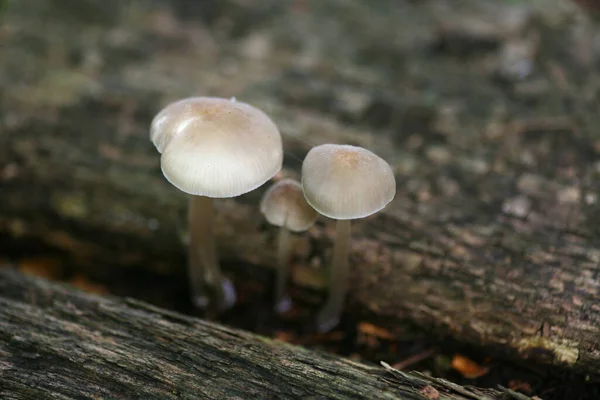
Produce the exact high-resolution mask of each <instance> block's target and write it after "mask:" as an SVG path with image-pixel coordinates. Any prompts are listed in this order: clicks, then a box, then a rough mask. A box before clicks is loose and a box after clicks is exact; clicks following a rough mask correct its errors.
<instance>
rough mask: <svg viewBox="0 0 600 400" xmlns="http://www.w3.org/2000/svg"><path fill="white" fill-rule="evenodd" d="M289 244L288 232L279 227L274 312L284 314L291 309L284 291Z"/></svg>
mask: <svg viewBox="0 0 600 400" xmlns="http://www.w3.org/2000/svg"><path fill="white" fill-rule="evenodd" d="M291 244H292V243H291V232H290V230H289V229H287V228H286V227H284V226H282V227H280V228H279V234H278V237H277V273H276V275H277V279H276V283H275V310H277V312H279V313H282V312H285V311H287V310H288V309H289V308H290V307H291V300H290V297H289V296H288V295H287V291H286V286H287V282H288V275H289V273H290V261H291V258H292V257H291V256H292V252H291V247H292V246H291Z"/></svg>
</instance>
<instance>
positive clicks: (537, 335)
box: [0, 1, 600, 374]
mask: <svg viewBox="0 0 600 400" xmlns="http://www.w3.org/2000/svg"><path fill="white" fill-rule="evenodd" d="M183 3H185V2H183ZM183 3H177V2H176V3H174V4H176V5H173V6H172V8H168V7H166V6H163V7H162V8H161V7H158V6H156V5H153V4H154V3H150V2H148V3H146V2H139V3H135V4H134V5H132V6H130V7H122V6H121V5H120V4H121V3H116V2H115V3H110V7H112V10H113V11H114V13H103V12H101V11H105V10H104V8H100V6H99V5H98V4H99V3H95V2H93V1H87V2H82V3H81V4H82V7H84V8H85V10H86V11H85V13H83V14H85V15H87V16H89V18H91V19H92V20H90V21H88V20H85V19H78V18H75V17H73V16H72V15H70V14H69V15H63V14H60V13H59V11H58V8H57V7H55V6H53V5H52V4H53V3H51V2H49V3H48V5H46V6H44V7H42V6H41V5H40V8H38V9H36V8H35V7H34V8H32V9H29V8H28V9H25V8H23V7H21V6H20V5H19V3H18V2H11V3H9V6H8V7H7V9H6V10H4V11H3V13H5V15H9V16H10V18H7V19H6V20H10V24H8V25H6V23H5V25H6V29H5V30H4V31H3V32H4V33H3V35H5V39H4V41H5V46H4V50H3V53H4V54H6V56H5V57H2V60H1V61H0V63H1V67H2V68H0V71H1V74H2V80H3V82H5V83H8V82H11V83H13V84H12V86H11V90H8V91H2V93H1V94H0V105H1V107H2V109H3V115H4V117H3V119H2V129H1V133H0V168H1V169H0V171H1V172H0V196H1V197H0V201H1V204H2V207H0V233H1V234H2V235H3V238H4V242H5V243H7V246H12V243H15V241H21V242H23V241H24V242H28V243H34V242H35V243H43V244H45V245H48V246H50V247H52V248H56V249H60V250H61V251H64V252H66V253H68V254H69V255H70V256H72V257H73V259H75V260H76V265H77V268H80V269H81V270H82V271H87V273H91V274H95V275H96V276H112V277H115V276H119V274H123V273H124V272H123V271H126V270H127V269H128V268H129V267H132V266H137V267H141V268H144V269H148V270H151V271H154V272H157V273H160V274H163V275H165V276H169V275H177V276H182V275H183V273H184V272H183V271H184V266H185V262H184V251H183V246H182V243H181V239H180V238H181V231H182V225H183V224H184V219H183V218H182V215H185V205H186V199H185V197H184V196H183V195H182V194H181V193H178V192H177V191H176V190H175V189H174V188H173V187H171V186H170V185H169V184H168V183H167V182H166V181H165V180H164V178H163V177H162V176H161V174H160V170H159V164H158V155H157V153H156V151H155V150H154V149H153V147H152V145H151V144H150V142H149V140H148V137H147V135H148V132H147V130H148V125H149V123H150V121H151V119H152V116H153V115H154V114H155V113H156V112H157V111H158V110H159V109H160V108H161V107H162V105H164V104H166V103H167V102H168V101H169V100H172V99H175V98H179V97H184V96H187V95H190V94H198V93H200V94H211V95H220V96H231V95H235V96H238V97H239V98H243V99H244V100H245V101H248V102H250V103H253V104H256V105H257V106H259V107H262V108H263V109H265V111H267V112H268V113H269V114H270V115H272V116H273V118H274V119H275V120H276V122H277V123H278V124H279V126H280V128H281V130H282V133H283V135H284V140H285V142H286V144H285V147H286V151H287V154H288V155H287V161H286V170H285V174H289V175H294V174H297V172H298V170H299V161H298V160H299V159H300V160H301V159H302V158H303V156H304V154H305V153H306V152H307V150H308V149H309V148H310V146H311V145H314V144H320V143H326V142H336V143H340V142H345V143H353V144H360V145H363V146H365V147H369V148H370V149H372V150H374V151H375V152H377V153H378V154H380V155H381V156H383V157H384V158H386V159H387V160H388V161H389V162H390V163H391V164H392V165H393V166H394V169H395V171H396V173H397V180H398V189H399V190H398V193H397V196H396V200H395V201H394V202H393V203H392V204H391V205H390V207H388V208H387V209H386V210H385V211H384V212H382V213H380V214H378V215H377V216H375V217H373V218H369V219H366V220H363V221H358V222H357V223H355V224H354V227H355V228H354V230H353V253H352V256H351V264H352V266H351V270H352V271H351V277H352V278H351V283H350V286H351V293H350V296H349V300H348V304H349V305H348V308H349V309H352V310H354V311H356V312H358V313H361V314H362V315H365V318H367V319H372V320H378V321H381V320H384V321H386V323H387V324H388V325H391V326H392V327H393V326H394V325H398V324H402V323H404V322H405V321H410V322H412V323H415V324H417V325H418V326H420V327H422V328H425V329H427V330H429V331H431V332H432V334H433V335H437V336H449V337H451V338H454V339H456V340H458V341H460V342H464V343H468V344H473V345H477V346H484V347H486V348H487V349H488V350H489V351H491V352H492V353H494V354H499V355H502V356H506V357H510V358H513V359H517V360H529V361H531V362H532V363H540V364H543V365H550V366H559V367H564V368H567V369H572V370H577V371H582V372H586V373H591V374H598V373H600V267H599V261H600V253H599V252H598V248H600V246H599V245H600V241H599V240H598V238H599V237H600V236H599V231H598V226H599V225H598V216H599V215H600V213H599V212H598V211H599V207H600V206H599V204H600V203H599V202H598V194H599V192H600V190H599V189H600V188H599V185H598V183H597V182H598V179H597V178H598V172H597V165H598V164H597V163H598V162H599V161H600V156H599V153H598V149H600V147H599V146H598V141H599V140H600V137H599V135H598V133H597V130H595V129H592V128H591V127H593V126H598V122H599V121H598V118H599V117H598V115H597V112H596V111H595V108H594V106H593V104H594V103H593V101H592V100H591V99H593V88H594V87H595V86H594V85H593V79H592V77H590V76H589V75H586V71H584V70H581V69H577V68H578V67H574V66H571V65H566V62H565V65H563V64H561V63H562V62H563V60H564V57H563V56H562V55H563V54H564V52H566V51H568V49H569V44H568V43H567V42H565V40H563V39H562V38H564V37H567V36H566V33H565V32H568V29H569V28H568V26H567V25H564V24H562V25H561V24H554V25H551V24H549V25H544V24H543V22H538V23H539V24H541V25H527V26H528V27H531V29H534V30H536V29H537V30H539V32H538V33H539V34H540V35H542V39H541V41H540V42H539V43H541V44H539V48H538V49H537V53H536V54H537V57H538V58H537V59H535V60H534V62H536V63H537V64H535V66H536V68H537V69H536V73H535V74H534V75H532V76H531V77H530V78H528V79H529V80H526V81H525V82H523V81H518V82H512V81H511V82H504V81H502V80H501V81H500V82H499V81H498V79H497V76H496V75H495V74H494V73H493V71H492V72H489V73H488V72H479V73H477V74H474V72H473V71H480V69H479V68H482V67H481V65H483V63H484V61H486V60H488V58H487V57H491V56H498V52H500V50H498V49H499V48H501V47H502V46H503V40H504V36H502V35H500V34H498V36H497V37H493V38H492V39H489V38H488V37H487V36H486V39H485V40H486V41H489V40H492V41H494V40H495V42H494V43H495V45H494V46H495V47H492V49H491V50H490V49H489V48H487V47H484V48H483V49H481V50H478V51H482V52H484V55H481V56H480V57H479V58H478V56H477V55H471V56H470V57H471V58H466V59H463V58H461V57H464V56H463V55H462V54H454V53H453V51H454V50H453V49H454V47H452V48H448V47H447V46H441V45H440V43H441V42H444V43H445V41H447V40H449V39H448V37H447V35H450V34H451V33H448V32H446V31H444V35H446V36H444V37H438V36H436V34H435V32H437V31H436V26H437V25H436V21H435V18H434V17H432V16H431V15H435V12H436V9H432V10H429V9H427V10H426V11H423V10H422V9H421V8H418V7H417V6H414V5H406V6H404V7H403V8H402V10H398V11H395V10H396V9H395V8H394V7H392V6H391V5H388V6H383V5H382V9H381V10H379V9H372V10H371V9H368V10H366V9H364V8H363V6H361V5H360V4H362V3H360V2H357V3H356V4H355V5H354V6H352V7H351V8H350V9H349V11H348V13H349V14H348V15H351V16H352V18H355V20H353V21H362V22H361V23H363V24H365V25H364V26H368V27H369V28H370V30H368V32H369V33H368V34H364V35H362V34H361V35H359V34H358V33H357V32H356V30H355V29H354V28H353V26H354V25H352V24H349V25H345V22H340V24H341V25H340V26H339V30H340V32H344V34H345V35H346V36H344V37H345V38H346V40H345V41H343V42H340V41H339V37H338V36H337V35H338V34H339V32H337V31H335V29H334V30H333V31H329V30H325V29H326V27H325V25H327V24H324V23H322V22H323V18H326V16H327V15H331V13H334V12H338V11H339V7H341V6H339V5H337V3H336V2H333V3H331V4H330V5H327V6H323V7H324V9H323V10H321V9H319V10H320V12H319V13H314V14H312V13H307V12H305V11H303V10H304V9H303V8H302V7H309V8H310V7H321V6H319V5H318V4H317V2H297V3H295V2H294V5H293V6H292V5H290V4H287V3H286V4H287V5H286V6H278V7H274V8H267V6H266V5H261V6H251V5H244V4H245V3H244V4H242V3H240V2H222V3H221V2H219V3H216V2H214V3H210V4H211V5H210V6H209V5H206V6H203V7H200V10H196V12H197V13H196V14H194V13H192V12H190V13H187V11H186V10H187V9H185V6H184V4H183ZM266 3H267V2H265V4H266ZM438 3H444V2H438ZM40 4H41V3H40ZM107 4H108V3H107ZM207 4H209V3H207ZM215 4H220V5H219V6H217V5H215ZM261 4H262V3H261ZM282 4H283V3H282ZM302 4H304V6H302ZM319 4H320V3H319ZM382 4H387V3H386V2H382ZM390 4H391V3H390ZM436 4H437V3H436ZM482 4H483V3H482ZM486 4H488V3H486ZM490 4H491V3H490ZM488 5H489V4H488ZM102 7H104V6H102ZM107 7H109V6H107ZM336 7H338V8H336ZM386 7H387V8H386ZM500 8H501V7H500ZM34 10H37V11H35V12H34ZM40 10H42V11H43V12H42V11H40ZM494 10H496V9H494ZM63 11H64V10H63ZM61 12H62V11H61ZM481 12H482V13H484V11H481ZM494 12H499V11H498V10H496V11H494ZM528 12H529V13H532V12H533V11H528ZM32 13H33V14H34V15H31V14H32ZM44 13H49V14H48V15H54V14H53V13H56V14H58V15H57V16H56V18H55V19H47V18H44V16H45V15H46V14H44ZM328 13H329V14H328ZM336 15H337V14H336ZM345 15H346V14H345ZM491 15H492V16H493V15H496V14H494V13H492V14H491ZM525 15H526V16H528V15H530V14H527V13H526V14H525ZM447 17H448V18H450V17H451V16H450V15H448V16H447ZM488 17H489V15H488ZM534 17H535V18H534ZM534 17H531V18H530V19H531V20H537V19H539V18H538V17H539V16H534ZM394 18H396V19H394ZM536 18H537V19H536ZM530 19H526V20H527V21H529V20H530ZM41 20H44V21H45V22H44V27H45V29H44V30H39V29H38V24H37V23H38V22H39V21H41ZM411 20H414V21H419V24H418V26H414V25H410V21H411ZM372 21H378V22H377V23H374V22H372ZM398 21H400V22H405V23H406V26H404V25H403V24H402V23H400V22H398ZM353 23H354V22H353ZM532 24H533V23H532ZM291 28H294V29H302V31H306V32H312V33H311V35H312V36H310V37H308V36H307V37H304V36H302V37H301V38H299V37H298V36H297V35H293V34H291V33H290V29H291ZM409 28H410V29H417V30H416V31H415V32H412V31H410V29H409ZM390 29H396V30H395V31H394V32H398V35H400V36H402V35H403V34H405V35H406V36H402V37H405V38H406V41H403V42H401V43H396V42H389V41H384V40H380V39H382V38H383V37H384V36H383V35H384V34H385V33H386V32H389V31H390ZM498 29H500V28H498ZM79 32H83V33H82V34H80V33H79ZM336 32H337V33H336ZM492 33H493V32H492ZM311 37H313V38H314V37H319V40H320V42H319V43H321V45H322V46H324V47H323V48H319V47H318V46H317V47H311V46H313V45H314V43H313V42H311V39H310V38H311ZM452 40H457V39H456V38H453V39H452ZM561 40H562V41H561ZM24 43H27V44H28V46H29V47H26V46H24V45H23V44H24ZM340 43H343V44H344V45H343V46H341V45H339V44H340ZM373 43H376V44H377V46H373ZM477 43H479V42H476V43H475V44H477ZM486 43H487V42H486ZM549 43H551V44H552V46H555V47H552V48H550V47H548V46H549ZM28 48H34V49H35V51H28V50H27V49H28ZM291 49H294V50H291ZM311 57H312V58H311ZM355 60H368V61H365V62H364V63H362V64H361V63H359V62H356V61H355ZM530 61H531V60H530ZM25 65H26V66H27V68H24V67H23V66H25ZM570 68H572V69H570ZM548 71H550V72H548ZM561 73H562V74H563V75H561ZM556 76H560V77H562V78H563V81H561V82H563V83H565V85H566V86H565V85H563V86H564V87H566V89H564V88H563V86H561V85H558V84H555V80H552V79H553V77H554V78H556ZM540 82H541V83H540ZM526 84H529V86H526ZM571 84H573V85H578V86H574V87H575V89H576V93H577V96H573V92H572V91H571V90H570V89H569V88H570V86H568V85H571ZM536 85H537V86H536ZM557 85H558V86H557ZM540 88H541V89H540ZM563 89H564V90H563ZM573 108H574V109H575V110H576V112H573V113H570V112H569V110H571V109H573ZM262 190H264V188H263V189H261V190H259V191H257V192H254V193H251V194H249V195H247V196H243V197H242V198H239V199H232V200H223V201H219V202H217V203H218V205H217V208H218V216H217V219H218V225H219V227H218V235H219V246H220V253H221V257H222V259H223V260H224V261H225V262H226V273H227V274H229V275H231V276H232V277H233V278H234V280H235V279H236V277H238V278H237V279H238V280H239V279H241V278H239V276H244V278H243V279H244V280H246V279H250V280H252V279H257V278H252V277H250V278H248V277H247V275H243V274H244V273H245V271H246V268H248V266H252V267H254V268H258V269H262V268H271V266H272V265H273V264H274V262H275V260H274V256H273V254H274V251H273V248H274V247H273V245H274V243H273V240H274V235H275V230H274V229H271V228H269V227H267V226H266V225H265V224H264V222H263V221H262V219H261V216H260V213H259V212H258V207H257V204H258V199H259V196H260V194H261V193H262ZM332 226H333V225H332V224H331V222H330V221H325V220H322V221H321V222H320V223H319V224H318V225H317V226H316V227H315V228H314V229H312V230H311V231H310V233H309V234H308V235H307V236H304V237H303V238H301V239H300V240H301V241H302V242H301V245H299V246H298V249H299V250H298V254H296V259H295V265H294V267H295V273H294V278H293V280H294V284H295V285H297V286H300V287H311V288H316V289H323V288H324V286H323V278H322V277H323V276H324V274H325V272H324V270H323V269H322V268H321V269H319V268H315V266H317V267H319V266H323V265H326V264H327V262H328V260H329V258H330V251H331V247H332V246H331V244H332V237H333V231H332ZM301 249H303V250H301ZM256 283H258V284H261V285H265V284H266V283H265V282H259V281H257V282H256Z"/></svg>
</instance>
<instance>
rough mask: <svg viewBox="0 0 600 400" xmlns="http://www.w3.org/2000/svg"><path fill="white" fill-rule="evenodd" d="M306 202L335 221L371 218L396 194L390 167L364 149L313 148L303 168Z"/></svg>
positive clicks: (325, 145) (333, 146)
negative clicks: (370, 216)
mask: <svg viewBox="0 0 600 400" xmlns="http://www.w3.org/2000/svg"><path fill="white" fill-rule="evenodd" d="M302 188H303V190H304V196H305V197H306V201H307V202H308V203H309V204H310V205H311V206H312V207H313V208H314V209H315V210H317V211H318V212H319V213H321V214H323V215H325V216H326V217H329V218H333V219H355V218H363V217H367V216H369V215H371V214H374V213H376V212H378V211H380V210H381V209H383V208H384V207H385V206H386V205H387V204H388V203H389V202H390V201H392V200H393V198H394V196H395V194H396V179H395V178H394V173H393V171H392V169H391V167H390V166H389V164H388V163H387V162H386V161H385V160H383V159H382V158H381V157H379V156H378V155H376V154H375V153H373V152H371V151H369V150H366V149H363V148H362V147H356V146H349V145H336V144H324V145H321V146H316V147H313V148H312V149H311V150H310V151H309V152H308V154H307V155H306V158H305V159H304V163H303V165H302Z"/></svg>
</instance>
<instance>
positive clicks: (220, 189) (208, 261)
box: [150, 97, 283, 310]
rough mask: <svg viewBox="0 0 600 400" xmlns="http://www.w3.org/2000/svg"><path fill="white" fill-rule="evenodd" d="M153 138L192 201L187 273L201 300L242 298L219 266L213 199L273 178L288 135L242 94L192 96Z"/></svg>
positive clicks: (161, 117) (160, 117)
mask: <svg viewBox="0 0 600 400" xmlns="http://www.w3.org/2000/svg"><path fill="white" fill-rule="evenodd" d="M150 139H151V140H152V143H154V146H155V147H156V149H157V150H158V151H159V152H160V153H161V158H160V166H161V170H162V172H163V175H164V176H165V178H166V179H167V180H168V181H169V182H170V183H171V184H173V186H175V187H176V188H178V189H179V190H181V191H183V192H185V193H188V194H190V195H192V197H191V199H190V201H189V229H190V244H189V248H188V257H189V260H188V274H189V278H190V287H191V298H192V301H193V303H194V304H195V305H196V306H198V307H206V306H208V305H209V304H210V303H215V304H216V308H217V309H219V310H224V309H227V308H229V307H231V306H232V305H233V304H234V303H235V290H234V287H233V285H232V284H231V281H229V280H228V279H226V278H225V277H224V276H223V274H222V272H221V269H220V267H219V259H218V255H217V250H216V245H215V236H214V235H215V233H214V221H213V219H214V210H213V199H215V198H229V197H236V196H240V195H242V194H244V193H247V192H250V191H252V190H254V189H256V188H258V187H259V186H261V185H262V184H264V183H265V182H266V181H268V180H269V179H271V178H272V177H273V176H274V175H275V174H276V173H277V172H279V170H281V165H282V161H283V148H282V145H281V135H280V134H279V130H278V129H277V126H275V124H274V123H273V121H271V119H270V118H269V117H268V116H267V115H266V114H265V113H263V112H262V111H260V110H258V109H257V108H254V107H252V106H250V105H248V104H246V103H242V102H239V101H237V100H228V99H218V98H211V97H192V98H188V99H183V100H180V101H177V102H175V103H172V104H170V105H168V106H167V107H165V108H164V109H163V110H162V111H161V112H159V113H158V114H157V115H156V117H154V120H153V121H152V126H151V128H150Z"/></svg>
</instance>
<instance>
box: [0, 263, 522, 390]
mask: <svg viewBox="0 0 600 400" xmlns="http://www.w3.org/2000/svg"><path fill="white" fill-rule="evenodd" d="M0 338H1V339H2V340H0V397H2V399H7V400H8V399H81V398H90V399H92V398H93V399H96V398H101V399H115V400H116V399H126V400H131V399H147V400H152V399H160V400H165V399H373V400H378V399H382V400H383V399H388V400H391V399H406V400H408V399H440V400H442V399H445V400H467V399H474V398H476V399H485V400H494V399H511V398H513V399H521V400H525V399H529V397H527V396H523V395H517V394H511V393H512V392H504V393H500V392H498V391H495V390H480V389H475V388H468V387H461V386H458V385H455V384H452V383H450V382H447V381H444V380H442V379H435V378H431V377H428V376H426V375H423V374H418V373H410V374H405V373H402V372H400V371H397V370H394V369H392V368H391V367H389V366H388V367H387V368H382V367H369V366H366V365H361V364H357V363H353V362H351V361H347V360H343V359H339V358H335V357H331V356H324V355H321V354H318V353H314V352H311V351H308V350H306V349H303V348H301V347H296V346H291V345H288V344H285V343H282V342H277V341H273V340H270V339H267V338H264V337H259V336H255V335H253V334H250V333H246V332H242V331H238V330H235V329H231V328H226V327H223V326H219V325H214V324H210V323H207V322H203V321H201V320H199V319H195V318H190V317H185V316H183V315H180V314H177V313H173V312H169V311H166V310H162V309H159V308H156V307H153V306H150V305H148V304H145V303H142V302H137V301H133V300H125V301H120V300H117V299H111V298H103V297H98V296H92V295H88V294H83V293H81V292H78V291H77V290H72V289H69V288H68V287H64V286H60V285H58V284H54V283H49V282H48V281H44V280H40V279H32V278H26V277H24V276H22V275H20V274H18V273H16V272H15V271H13V270H10V269H8V268H4V269H0ZM513 396H514V397H513ZM517 396H519V397H517Z"/></svg>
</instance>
